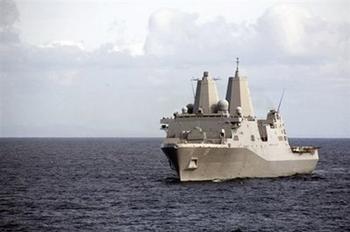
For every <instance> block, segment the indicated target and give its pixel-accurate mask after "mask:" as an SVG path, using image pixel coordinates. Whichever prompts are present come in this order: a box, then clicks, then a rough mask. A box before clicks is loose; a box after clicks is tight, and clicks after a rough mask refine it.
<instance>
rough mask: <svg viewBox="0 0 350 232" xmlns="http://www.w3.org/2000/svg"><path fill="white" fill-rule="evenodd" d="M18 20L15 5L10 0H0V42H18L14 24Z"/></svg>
mask: <svg viewBox="0 0 350 232" xmlns="http://www.w3.org/2000/svg"><path fill="white" fill-rule="evenodd" d="M17 21H19V13H18V9H17V6H16V4H15V2H14V1H12V0H0V44H4V43H5V44H7V43H17V42H19V37H18V31H17V30H16V28H15V27H14V24H15V23H16V22H17Z"/></svg>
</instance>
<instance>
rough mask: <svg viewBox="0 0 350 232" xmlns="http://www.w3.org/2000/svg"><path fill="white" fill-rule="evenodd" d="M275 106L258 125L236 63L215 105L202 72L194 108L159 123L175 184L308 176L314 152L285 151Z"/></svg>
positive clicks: (213, 90) (213, 88)
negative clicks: (177, 181) (224, 93)
mask: <svg viewBox="0 0 350 232" xmlns="http://www.w3.org/2000/svg"><path fill="white" fill-rule="evenodd" d="M281 101H282V98H281V100H280V103H279V106H278V108H277V110H275V109H271V110H270V111H269V112H268V113H267V116H266V118H262V119H258V118H257V117H256V116H255V114H254V109H253V104H252V101H251V98H250V91H249V88H248V81H247V78H246V77H241V76H240V75H239V70H238V59H237V68H236V72H235V77H229V80H228V84H227V92H226V99H225V100H219V97H218V93H217V89H216V84H215V79H212V78H211V77H210V76H209V73H208V72H204V73H203V77H202V79H198V80H197V89H196V95H195V99H194V104H192V103H190V104H187V105H186V106H185V107H183V108H182V112H181V113H178V112H175V113H174V114H173V115H174V117H167V118H165V117H164V118H162V119H161V120H160V123H161V129H162V130H164V131H165V132H166V138H165V139H164V141H163V143H162V146H161V148H162V150H163V152H164V153H165V154H166V156H167V157H168V160H169V162H170V165H171V167H173V169H175V170H176V171H177V173H178V175H179V178H180V180H181V181H204V180H226V179H234V178H249V177H279V176H290V175H294V174H306V173H311V172H312V171H313V170H314V169H315V167H316V164H317V162H318V148H317V147H313V146H299V147H294V146H290V145H289V141H288V137H287V132H286V128H285V124H284V122H283V120H282V117H281V114H280V111H279V109H280V105H281Z"/></svg>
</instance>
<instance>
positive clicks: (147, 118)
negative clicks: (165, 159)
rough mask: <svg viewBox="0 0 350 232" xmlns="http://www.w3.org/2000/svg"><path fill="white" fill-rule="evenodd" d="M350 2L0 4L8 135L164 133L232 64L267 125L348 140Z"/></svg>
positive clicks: (3, 116)
mask: <svg viewBox="0 0 350 232" xmlns="http://www.w3.org/2000/svg"><path fill="white" fill-rule="evenodd" d="M349 10H350V1H334V0H329V1H322V0H319V1H273V0H269V1H232V0H215V1H199V0H198V1H197V0H186V1H185V0H179V1H167V0H149V1H143V0H129V1H126V0H119V1H97V0H95V1H68V0H61V1H55V0H52V1H47V0H32V1H29V0H28V1H24V0H22V1H19V0H18V1H13V0H0V136H96V137H97V136H138V137H143V136H163V133H162V132H161V131H160V130H159V119H160V118H161V117H163V116H170V115H172V113H173V112H175V111H179V110H180V109H181V107H182V106H183V105H186V104H187V103H189V102H191V101H193V96H192V90H191V82H190V79H191V78H192V77H201V75H202V72H203V71H206V70H207V71H209V72H210V74H211V75H212V76H214V77H220V78H221V80H220V81H218V89H219V91H220V97H221V98H224V97H225V91H226V84H227V77H228V76H232V75H233V72H234V68H235V67H234V59H235V57H237V56H239V57H240V59H241V65H240V69H241V74H243V75H246V76H248V80H249V84H250V88H251V95H252V97H253V104H254V107H255V111H256V114H257V116H258V117H265V116H266V113H267V111H268V110H269V109H271V108H273V107H275V106H276V105H277V104H278V100H279V97H280V95H281V92H282V89H284V88H285V89H286V94H285V99H284V102H283V105H282V110H281V111H282V116H283V118H284V120H285V121H286V125H287V132H288V134H289V136H290V137H350V16H349Z"/></svg>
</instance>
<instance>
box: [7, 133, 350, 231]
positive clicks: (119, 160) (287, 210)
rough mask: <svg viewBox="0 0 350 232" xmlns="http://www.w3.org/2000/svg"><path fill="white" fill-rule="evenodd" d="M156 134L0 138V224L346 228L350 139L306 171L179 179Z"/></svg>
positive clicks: (21, 227)
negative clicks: (216, 179) (211, 179)
mask: <svg viewBox="0 0 350 232" xmlns="http://www.w3.org/2000/svg"><path fill="white" fill-rule="evenodd" d="M160 143H161V139H145V138H138V139H136V138H135V139H131V138H2V139H0V231H350V205H349V203H350V171H349V170H350V139H292V140H291V143H292V144H304V145H306V144H312V145H317V146H320V147H321V150H320V161H319V163H318V166H317V168H316V170H315V172H314V173H313V174H311V175H298V176H292V177H284V178H268V179H238V180H231V181H224V182H219V183H216V182H215V183H214V182H198V183H180V182H179V181H178V180H177V178H176V176H175V173H174V172H173V171H172V170H171V169H170V168H169V165H168V161H167V160H166V157H165V155H163V154H162V152H161V150H160Z"/></svg>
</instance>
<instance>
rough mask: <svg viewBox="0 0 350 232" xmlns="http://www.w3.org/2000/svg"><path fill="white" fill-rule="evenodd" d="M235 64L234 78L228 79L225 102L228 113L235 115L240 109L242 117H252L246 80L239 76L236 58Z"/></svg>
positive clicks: (252, 111)
mask: <svg viewBox="0 0 350 232" xmlns="http://www.w3.org/2000/svg"><path fill="white" fill-rule="evenodd" d="M236 64H237V68H236V73H235V77H229V79H228V85H227V92H226V100H227V101H228V102H229V112H230V114H232V115H235V114H236V109H237V107H241V108H242V115H243V116H245V117H248V116H251V117H254V109H253V104H252V99H251V98H250V92H249V88H248V81H247V78H246V77H241V76H240V75H239V70H238V65H239V58H238V57H237V60H236Z"/></svg>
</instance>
